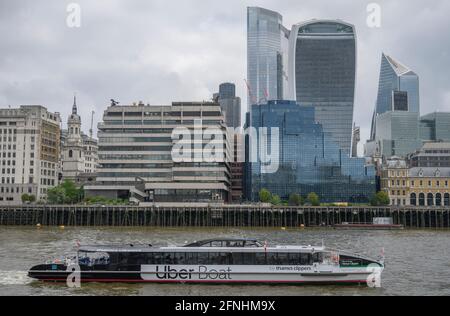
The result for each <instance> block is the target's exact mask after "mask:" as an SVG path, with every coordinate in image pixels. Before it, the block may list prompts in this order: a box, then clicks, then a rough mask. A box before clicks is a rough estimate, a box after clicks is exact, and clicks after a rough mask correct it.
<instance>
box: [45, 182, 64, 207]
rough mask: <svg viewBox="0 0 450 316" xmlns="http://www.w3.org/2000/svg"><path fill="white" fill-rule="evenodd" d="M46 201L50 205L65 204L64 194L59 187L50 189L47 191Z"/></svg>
mask: <svg viewBox="0 0 450 316" xmlns="http://www.w3.org/2000/svg"><path fill="white" fill-rule="evenodd" d="M47 201H48V202H49V203H50V204H65V203H66V194H65V191H64V189H63V188H62V187H61V186H57V187H55V188H51V189H49V190H48V191H47Z"/></svg>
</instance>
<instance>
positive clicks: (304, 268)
mask: <svg viewBox="0 0 450 316" xmlns="http://www.w3.org/2000/svg"><path fill="white" fill-rule="evenodd" d="M74 266H75V267H78V269H79V272H78V273H79V276H80V282H124V283H144V282H149V283H218V284H364V285H365V284H368V285H369V286H370V283H373V282H377V280H376V278H377V277H380V276H381V273H382V271H383V270H384V260H375V259H371V258H368V257H365V256H360V255H356V254H351V253H348V252H344V251H339V250H334V249H329V248H327V247H324V246H320V247H313V246H269V245H268V244H267V243H261V242H258V241H257V240H252V239H212V240H204V241H199V242H195V243H192V244H189V245H186V246H182V247H153V246H152V245H126V246H87V247H79V248H78V251H77V255H76V256H75V257H72V258H67V259H62V260H59V261H55V262H50V263H47V264H43V265H37V266H35V267H33V268H31V269H30V271H29V273H28V275H29V276H30V277H31V278H34V279H38V280H41V281H54V282H58V281H59V282H61V281H66V280H67V279H68V278H69V277H70V276H71V275H73V271H74V269H73V267H74ZM378 282H379V280H378Z"/></svg>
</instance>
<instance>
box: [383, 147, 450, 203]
mask: <svg viewBox="0 0 450 316" xmlns="http://www.w3.org/2000/svg"><path fill="white" fill-rule="evenodd" d="M381 186H382V190H384V191H385V192H386V193H388V194H389V197H390V200H391V205H395V206H450V204H449V197H450V196H449V195H450V144H449V143H426V144H425V145H424V146H423V147H422V148H421V149H420V150H419V151H417V152H415V153H413V154H411V155H410V156H409V157H408V160H405V159H402V158H400V157H394V158H392V159H390V160H388V161H387V162H386V163H384V165H383V171H382V178H381Z"/></svg>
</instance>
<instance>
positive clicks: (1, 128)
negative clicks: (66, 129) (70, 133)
mask: <svg viewBox="0 0 450 316" xmlns="http://www.w3.org/2000/svg"><path fill="white" fill-rule="evenodd" d="M60 122H61V119H60V115H59V113H51V112H49V111H48V110H47V109H46V108H45V107H43V106H39V105H36V106H34V105H23V106H20V108H15V109H0V162H1V163H0V164H1V183H0V204H9V205H11V204H15V205H19V204H22V195H23V194H28V195H33V196H34V197H35V198H36V201H45V200H46V197H47V191H48V189H49V188H51V187H54V186H55V185H57V184H58V164H59V159H60Z"/></svg>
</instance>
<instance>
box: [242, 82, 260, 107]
mask: <svg viewBox="0 0 450 316" xmlns="http://www.w3.org/2000/svg"><path fill="white" fill-rule="evenodd" d="M244 81H245V85H246V86H247V90H248V94H249V96H250V101H251V103H252V104H256V102H257V100H256V96H254V95H253V92H252V88H251V87H250V84H249V83H248V81H247V79H244Z"/></svg>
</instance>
